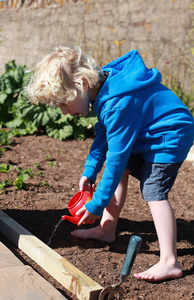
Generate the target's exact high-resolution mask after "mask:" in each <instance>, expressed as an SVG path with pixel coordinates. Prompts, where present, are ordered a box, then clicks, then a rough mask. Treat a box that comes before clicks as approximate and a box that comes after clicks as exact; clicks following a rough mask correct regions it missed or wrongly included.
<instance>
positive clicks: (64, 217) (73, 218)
mask: <svg viewBox="0 0 194 300" xmlns="http://www.w3.org/2000/svg"><path fill="white" fill-rule="evenodd" d="M61 218H62V219H63V220H67V221H69V222H71V223H73V224H78V222H79V220H80V216H74V217H71V216H66V215H64V216H62V217H61Z"/></svg>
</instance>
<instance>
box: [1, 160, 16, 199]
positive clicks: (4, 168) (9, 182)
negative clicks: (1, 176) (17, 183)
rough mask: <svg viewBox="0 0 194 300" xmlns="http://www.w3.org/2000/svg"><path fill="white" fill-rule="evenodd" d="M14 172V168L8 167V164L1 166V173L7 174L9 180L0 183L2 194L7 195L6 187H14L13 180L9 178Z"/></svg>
mask: <svg viewBox="0 0 194 300" xmlns="http://www.w3.org/2000/svg"><path fill="white" fill-rule="evenodd" d="M11 170H12V166H10V165H7V164H1V165H0V172H1V173H6V174H7V178H8V179H7V180H5V181H3V182H0V194H2V193H5V187H8V186H10V185H12V182H13V181H12V180H11V179H10V178H9V175H8V173H9V172H10V171H11Z"/></svg>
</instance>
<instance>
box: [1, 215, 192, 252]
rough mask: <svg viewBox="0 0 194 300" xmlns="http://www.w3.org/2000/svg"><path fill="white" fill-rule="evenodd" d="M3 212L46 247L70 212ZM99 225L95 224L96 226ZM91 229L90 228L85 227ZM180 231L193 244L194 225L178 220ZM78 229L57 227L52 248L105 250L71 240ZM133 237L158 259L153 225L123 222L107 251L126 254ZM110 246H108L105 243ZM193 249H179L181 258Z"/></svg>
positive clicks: (89, 242) (95, 244) (66, 225)
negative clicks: (72, 232) (63, 217)
mask: <svg viewBox="0 0 194 300" xmlns="http://www.w3.org/2000/svg"><path fill="white" fill-rule="evenodd" d="M4 212H5V213H6V214H7V215H9V216H10V217H11V218H13V219H14V220H15V221H16V222H18V223H19V224H20V225H22V226H23V227H24V228H26V229H27V230H28V231H30V232H31V233H32V234H33V235H35V236H36V237H38V238H39V239H40V240H42V241H43V242H44V243H46V244H47V242H48V240H49V237H50V235H51V233H52V231H53V229H54V227H55V225H56V224H57V222H58V221H59V220H60V218H61V216H62V215H64V214H69V213H68V210H67V209H65V210H46V211H38V210H34V211H33V210H4ZM96 224H97V223H95V225H93V226H96ZM82 228H88V226H82ZM177 228H178V237H177V240H178V242H179V241H181V240H184V241H188V242H190V243H193V242H194V237H193V232H194V221H190V222H187V221H185V220H184V219H177ZM76 229H77V226H76V225H74V224H72V223H70V222H68V221H63V222H62V223H61V224H60V226H59V227H58V229H57V231H56V233H55V235H54V237H53V240H52V242H51V245H50V246H51V248H61V247H73V246H78V247H82V248H86V249H88V248H104V247H105V243H104V242H100V241H95V240H87V241H86V240H80V239H76V238H73V237H72V236H71V234H70V233H71V231H73V230H76ZM132 234H136V235H139V236H141V238H142V240H143V243H142V247H141V250H140V251H141V252H144V253H148V254H149V253H150V254H155V255H158V256H159V251H150V250H149V244H150V243H154V242H155V241H157V235H156V231H155V228H154V225H153V222H152V221H146V220H142V221H138V222H137V221H131V220H128V219H124V218H120V219H119V221H118V225H117V232H116V240H115V242H113V243H110V244H109V249H108V251H113V252H117V253H126V250H127V246H128V242H129V238H130V236H131V235H132ZM106 244H107V243H106ZM192 254H193V249H188V248H187V249H178V255H179V256H184V255H192Z"/></svg>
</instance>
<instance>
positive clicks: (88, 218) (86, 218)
mask: <svg viewBox="0 0 194 300" xmlns="http://www.w3.org/2000/svg"><path fill="white" fill-rule="evenodd" d="M83 213H84V215H83V216H82V218H81V219H80V221H79V223H78V224H77V226H80V225H82V224H88V223H90V224H94V222H95V221H96V220H97V219H100V216H96V215H93V214H92V213H90V212H89V211H88V210H87V209H86V208H85V205H84V206H82V208H80V209H79V210H78V211H77V213H76V216H79V215H81V214H83Z"/></svg>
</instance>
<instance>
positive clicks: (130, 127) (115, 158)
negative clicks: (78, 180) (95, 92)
mask: <svg viewBox="0 0 194 300" xmlns="http://www.w3.org/2000/svg"><path fill="white" fill-rule="evenodd" d="M103 121H104V125H105V127H106V139H107V143H108V150H107V155H106V162H105V165H106V167H105V170H104V174H103V176H102V179H101V181H100V183H99V184H98V187H97V190H96V192H95V193H94V195H93V198H92V200H91V201H90V202H88V203H87V204H86V208H87V210H88V211H90V212H91V213H93V214H95V215H101V214H102V212H103V210H104V208H105V207H107V206H108V204H109V202H110V200H111V198H112V196H113V194H114V192H115V190H116V188H117V186H118V184H119V182H120V180H121V177H122V174H123V172H124V170H125V167H126V164H127V161H128V159H129V156H130V154H131V151H132V147H133V145H134V143H135V141H136V139H137V137H138V135H139V132H140V131H141V128H142V118H141V116H140V115H139V114H138V113H137V112H136V111H131V110H130V111H129V110H127V109H113V110H111V111H109V112H107V113H105V114H104V118H103ZM101 142H102V141H101Z"/></svg>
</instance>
